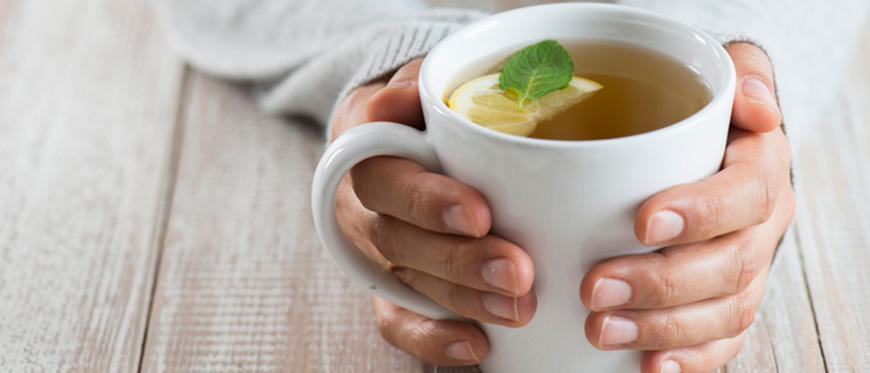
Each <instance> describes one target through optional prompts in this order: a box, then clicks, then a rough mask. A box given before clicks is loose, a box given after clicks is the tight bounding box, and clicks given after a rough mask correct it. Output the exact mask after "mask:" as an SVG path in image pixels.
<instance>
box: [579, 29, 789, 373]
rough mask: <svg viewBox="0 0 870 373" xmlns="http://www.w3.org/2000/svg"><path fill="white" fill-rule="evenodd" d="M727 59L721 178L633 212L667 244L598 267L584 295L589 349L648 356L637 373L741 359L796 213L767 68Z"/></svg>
mask: <svg viewBox="0 0 870 373" xmlns="http://www.w3.org/2000/svg"><path fill="white" fill-rule="evenodd" d="M726 49H727V51H728V53H729V54H730V55H731V58H732V60H733V61H734V63H735V66H736V69H737V94H736V96H735V97H734V109H733V111H732V117H731V120H732V128H731V132H730V134H729V143H728V146H727V149H726V152H725V160H724V162H723V164H722V169H721V171H720V172H719V173H717V174H716V175H713V176H711V177H709V178H707V179H704V180H702V181H699V182H697V183H691V184H686V185H680V186H676V187H673V188H670V189H667V190H665V191H663V192H661V193H659V194H657V195H655V196H653V197H652V198H650V199H649V200H647V201H646V202H645V203H644V204H643V205H642V206H641V207H640V209H639V211H638V213H637V217H636V220H635V233H636V235H637V237H638V239H639V240H640V241H641V242H643V243H644V244H647V245H671V246H669V247H666V248H665V249H663V250H660V251H658V252H655V253H651V254H642V255H632V256H625V257H619V258H614V259H611V260H607V261H605V262H602V263H600V264H598V265H597V266H595V267H594V268H593V269H592V270H590V271H589V272H588V273H587V274H586V276H585V277H584V279H583V282H582V284H581V287H580V297H581V299H582V300H583V304H584V305H586V307H587V308H589V309H590V310H592V311H593V312H592V313H591V314H590V315H589V316H588V318H587V319H586V337H587V339H588V340H589V342H590V343H592V344H593V345H594V346H596V347H598V348H600V349H605V350H612V349H640V350H647V352H645V353H644V356H643V362H642V368H641V370H642V371H643V372H665V371H666V372H671V371H675V372H676V371H682V372H684V373H685V372H707V371H711V370H714V369H716V368H718V367H720V366H722V365H725V363H727V362H728V361H729V360H731V359H732V358H733V357H734V356H735V355H737V352H738V351H739V350H740V347H741V345H742V344H743V341H744V339H745V330H746V329H747V328H748V327H749V326H750V325H751V324H752V322H753V320H754V315H755V311H756V310H757V309H758V307H759V305H760V304H761V298H762V295H763V294H764V286H765V282H766V279H767V272H768V269H769V267H770V263H771V260H772V258H773V255H774V252H775V251H776V247H777V245H778V242H779V240H780V238H781V237H782V235H783V233H784V232H785V230H786V228H787V227H788V225H789V224H790V223H791V220H792V217H793V215H794V208H795V197H794V190H793V188H792V185H791V181H790V165H791V151H790V149H789V144H788V141H787V139H786V137H785V134H784V133H783V131H782V130H781V129H780V127H779V126H780V123H781V116H780V112H779V110H778V109H777V105H776V100H775V98H774V97H775V96H774V94H773V92H775V91H774V88H773V70H772V67H771V65H770V61H769V60H768V58H767V56H766V54H765V53H764V52H763V51H762V50H761V49H759V48H758V47H756V46H754V45H752V44H748V43H735V44H731V45H729V46H728V47H727V48H726ZM677 366H679V368H680V369H681V370H679V369H674V368H676V367H677ZM665 367H667V368H669V369H673V370H663V368H665Z"/></svg>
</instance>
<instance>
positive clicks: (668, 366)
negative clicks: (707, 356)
mask: <svg viewBox="0 0 870 373" xmlns="http://www.w3.org/2000/svg"><path fill="white" fill-rule="evenodd" d="M682 371H683V368H680V364H679V363H677V362H676V361H673V360H665V361H663V362H662V370H661V373H680V372H682Z"/></svg>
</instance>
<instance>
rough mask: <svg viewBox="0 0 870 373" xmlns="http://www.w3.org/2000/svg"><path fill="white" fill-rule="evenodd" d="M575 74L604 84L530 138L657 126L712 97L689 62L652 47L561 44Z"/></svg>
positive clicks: (595, 135) (606, 134) (610, 134)
mask: <svg viewBox="0 0 870 373" xmlns="http://www.w3.org/2000/svg"><path fill="white" fill-rule="evenodd" d="M562 44H563V46H564V47H565V49H566V50H568V53H569V54H570V55H571V58H572V60H573V61H574V68H575V75H577V76H581V77H584V78H587V79H591V80H594V81H596V82H598V83H600V84H601V85H603V86H604V88H602V89H600V90H599V91H598V92H596V93H595V94H593V95H592V96H590V97H589V98H587V99H585V100H583V101H582V102H580V103H579V104H577V105H575V106H573V107H571V108H569V109H568V110H567V111H565V112H563V113H561V114H559V115H557V116H556V117H554V118H553V119H552V120H550V121H547V122H542V123H539V124H538V127H537V128H536V129H535V132H533V133H532V134H531V135H530V137H536V138H543V139H559V140H595V139H607V138H614V137H623V136H630V135H635V134H639V133H644V132H649V131H653V130H656V129H659V128H662V127H666V126H668V125H671V124H674V123H677V122H679V121H681V120H683V119H686V118H688V117H689V116H691V115H692V114H694V113H696V112H697V111H699V110H701V109H702V108H703V107H704V106H705V105H707V103H709V102H710V97H711V95H710V90H709V89H708V87H707V85H706V84H705V83H704V81H703V79H702V78H701V77H700V76H699V75H698V74H697V73H696V72H695V71H694V70H691V69H690V68H689V67H688V66H685V65H683V64H681V63H680V62H678V61H676V60H675V59H673V58H671V57H669V56H666V55H664V54H661V53H659V52H655V51H653V50H651V49H647V48H643V47H639V46H635V45H631V44H620V43H612V42H601V41H583V42H573V43H562Z"/></svg>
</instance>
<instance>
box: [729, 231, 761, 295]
mask: <svg viewBox="0 0 870 373" xmlns="http://www.w3.org/2000/svg"><path fill="white" fill-rule="evenodd" d="M736 250H738V252H737V255H734V256H732V257H733V258H735V264H734V269H733V270H732V277H733V278H734V279H733V281H732V283H733V284H734V286H733V287H732V290H731V294H732V295H734V294H739V293H741V292H743V291H744V290H746V288H747V287H749V284H751V283H752V281H753V280H755V277H756V276H758V273H759V271H760V270H761V266H760V264H759V263H758V255H757V249H756V248H755V245H753V244H752V242H742V243H740V244H738V245H737V247H736Z"/></svg>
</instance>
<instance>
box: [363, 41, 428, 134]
mask: <svg viewBox="0 0 870 373" xmlns="http://www.w3.org/2000/svg"><path fill="white" fill-rule="evenodd" d="M422 63H423V59H422V58H418V59H416V60H413V61H411V62H408V64H406V65H405V66H402V68H400V69H399V70H398V71H396V73H395V74H393V76H392V78H390V81H389V83H387V86H386V87H384V88H383V89H381V90H380V91H378V92H377V93H375V95H374V96H372V98H371V100H369V102H368V104H367V105H366V109H365V116H366V119H367V121H369V122H375V121H380V120H387V121H393V122H399V123H403V124H407V125H409V126H411V127H414V128H417V129H423V128H424V127H425V125H424V122H423V108H422V107H421V106H420V91H419V90H418V87H417V77H418V76H419V75H420V65H422Z"/></svg>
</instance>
